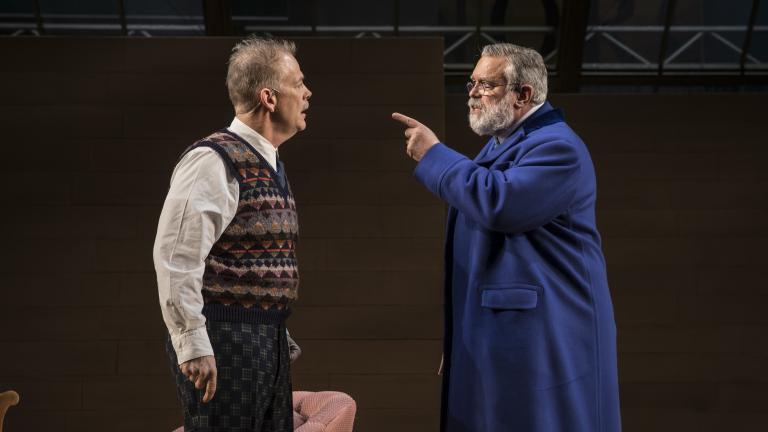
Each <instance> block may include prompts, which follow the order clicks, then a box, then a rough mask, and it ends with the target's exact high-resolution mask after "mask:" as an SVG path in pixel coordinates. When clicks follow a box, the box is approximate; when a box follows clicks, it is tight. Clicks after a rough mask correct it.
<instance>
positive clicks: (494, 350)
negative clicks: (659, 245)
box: [392, 43, 621, 432]
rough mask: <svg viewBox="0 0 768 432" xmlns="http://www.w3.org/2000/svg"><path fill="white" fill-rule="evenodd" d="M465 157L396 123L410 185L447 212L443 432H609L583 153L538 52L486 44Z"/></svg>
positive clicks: (604, 344)
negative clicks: (476, 144) (411, 162)
mask: <svg viewBox="0 0 768 432" xmlns="http://www.w3.org/2000/svg"><path fill="white" fill-rule="evenodd" d="M467 90H468V91H469V103H468V105H469V123H470V126H471V127H472V130H474V131H475V132H476V133H477V134H478V135H488V136H490V137H491V138H490V140H489V141H488V143H487V144H486V145H485V147H484V148H483V149H482V150H481V151H480V153H479V154H478V155H477V157H475V158H474V160H471V159H469V158H467V157H465V156H463V155H462V154H460V153H458V152H456V151H454V150H452V149H450V148H449V147H447V146H446V145H445V144H443V143H440V142H439V140H438V138H437V137H436V136H435V134H434V133H433V132H432V131H431V130H430V129H429V128H428V127H426V126H425V125H423V124H421V123H419V122H418V121H416V120H414V119H412V118H409V117H406V116H404V115H402V114H398V113H394V114H393V115H392V116H393V118H394V119H395V120H398V121H400V122H402V123H404V124H405V125H406V127H407V128H406V130H405V137H406V140H407V147H406V152H407V154H408V155H409V156H410V157H412V158H413V159H415V160H416V161H418V165H417V166H416V170H415V177H416V179H417V180H418V181H419V182H420V183H422V184H423V185H424V186H425V187H426V188H427V189H429V190H430V191H431V192H432V193H434V194H435V195H437V196H439V197H440V198H441V199H443V200H444V201H446V202H447V203H448V204H449V212H448V222H447V230H446V251H445V320H444V324H445V339H444V348H443V355H444V364H443V394H442V413H441V430H442V431H447V432H460V431H461V432H468V431H472V432H481V431H493V432H501V431H525V432H533V431H536V432H544V431H549V432H563V431H569V432H616V431H619V430H620V429H621V425H620V419H619V397H618V379H617V370H616V369H617V368H616V327H615V323H614V318H613V307H612V304H611V298H610V294H609V291H608V283H607V278H606V269H605V260H604V258H603V254H602V251H601V249H600V235H599V234H598V231H597V228H596V225H595V199H596V191H595V190H596V186H595V172H594V167H593V165H592V161H591V159H590V156H589V152H588V151H587V147H586V146H585V145H584V143H583V142H582V141H581V139H580V138H579V137H578V136H577V135H576V133H574V131H573V130H571V128H570V127H568V125H567V124H566V123H565V121H564V119H563V115H562V112H561V111H560V110H557V109H554V108H553V107H552V106H551V105H550V104H549V103H548V102H547V101H546V96H547V71H546V67H545V66H544V61H543V59H542V58H541V55H539V54H538V53H537V52H536V51H533V50H531V49H527V48H523V47H519V46H515V45H512V44H506V43H504V44H494V45H489V46H486V47H485V48H484V49H483V51H482V56H481V58H480V60H479V61H478V62H477V65H476V67H475V69H474V71H473V73H472V77H471V81H470V82H469V83H467Z"/></svg>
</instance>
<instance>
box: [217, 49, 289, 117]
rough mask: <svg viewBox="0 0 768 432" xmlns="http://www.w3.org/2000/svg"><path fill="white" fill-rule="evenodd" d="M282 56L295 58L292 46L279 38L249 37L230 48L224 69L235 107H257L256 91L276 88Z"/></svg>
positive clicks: (230, 96) (250, 108) (249, 109)
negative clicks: (226, 66)
mask: <svg viewBox="0 0 768 432" xmlns="http://www.w3.org/2000/svg"><path fill="white" fill-rule="evenodd" d="M284 54H290V55H292V56H295V55H296V44H294V43H293V42H291V41H286V40H282V39H271V38H262V37H258V36H250V37H248V38H247V39H244V40H242V41H240V42H238V43H237V45H235V47H234V48H232V54H231V55H230V56H229V68H228V69H227V91H228V92H229V100H231V101H232V105H233V106H235V107H238V106H242V107H245V108H246V109H247V110H248V111H251V110H253V109H254V108H256V106H258V104H259V100H258V99H257V97H256V92H257V91H258V90H259V89H262V88H264V87H270V88H276V87H277V86H278V84H279V83H280V78H281V74H282V71H281V70H280V69H279V67H278V65H279V64H280V62H279V59H280V57H281V56H282V55H284Z"/></svg>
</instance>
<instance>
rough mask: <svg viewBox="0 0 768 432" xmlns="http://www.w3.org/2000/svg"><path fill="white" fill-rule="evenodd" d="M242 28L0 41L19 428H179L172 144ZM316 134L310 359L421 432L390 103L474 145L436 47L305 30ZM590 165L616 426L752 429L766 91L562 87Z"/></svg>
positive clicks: (344, 387)
mask: <svg viewBox="0 0 768 432" xmlns="http://www.w3.org/2000/svg"><path fill="white" fill-rule="evenodd" d="M236 40H237V39H236V38H147V39H130V38H48V37H40V38H0V53H1V54H2V62H0V95H1V98H0V133H2V141H1V143H2V157H1V158H0V167H1V169H2V170H1V173H2V174H0V197H2V212H0V230H2V231H1V232H2V239H3V242H4V243H3V244H4V247H3V248H1V249H0V296H1V297H0V299H1V300H0V329H3V331H2V332H1V333H0V391H3V390H6V389H15V390H17V391H18V392H19V393H20V395H21V403H20V405H19V406H17V407H13V408H11V410H10V411H9V413H8V416H7V418H6V429H7V430H8V431H9V432H22V431H43V430H66V431H70V430H71V431H103V430H115V431H136V430H147V431H167V430H171V429H172V428H174V427H176V426H178V425H179V424H180V423H181V415H180V410H179V404H178V401H177V400H176V396H175V389H174V385H173V382H172V379H171V376H170V372H169V368H168V364H167V360H166V358H165V354H164V352H163V347H162V341H163V338H164V332H165V328H164V326H163V323H162V319H161V316H160V311H159V306H158V300H157V291H156V284H155V280H154V271H153V267H152V244H153V241H154V234H155V229H156V224H157V219H158V216H159V213H160V208H161V205H162V201H163V198H164V195H165V192H166V190H167V187H168V182H169V179H170V174H171V171H172V169H173V166H174V164H175V162H176V159H177V157H178V155H179V153H180V152H181V150H182V149H183V148H185V147H186V146H187V145H189V144H191V143H192V142H194V141H195V140H196V139H199V138H201V137H203V136H205V135H207V134H208V133H210V132H212V131H214V130H215V129H218V128H221V127H225V126H227V125H228V124H229V122H230V120H231V116H232V111H231V107H230V106H229V102H228V99H227V97H226V90H225V87H224V77H225V73H226V64H225V63H226V59H227V56H228V53H229V50H230V49H231V47H232V45H233V44H234V43H235V41H236ZM297 42H298V46H299V52H298V59H299V61H300V63H301V65H302V68H303V70H304V72H305V74H306V75H307V82H308V85H309V87H310V88H311V89H312V91H313V92H314V96H313V98H312V101H311V102H312V105H311V108H310V111H309V114H308V120H307V121H308V124H309V128H308V129H307V131H305V132H303V133H301V134H299V135H297V136H296V137H295V138H294V139H292V140H290V141H288V142H287V143H286V144H285V145H284V146H283V147H281V157H282V158H283V159H284V160H285V162H286V167H287V172H288V175H289V178H290V180H291V183H292V185H293V188H294V192H295V194H296V198H297V202H298V208H299V216H300V224H301V236H302V238H301V242H300V244H299V246H298V247H299V249H298V254H299V255H298V256H299V260H300V266H301V276H302V285H301V288H300V300H299V303H298V305H297V308H296V311H295V313H294V315H293V316H292V317H291V319H290V321H289V328H290V330H291V333H292V335H293V337H294V338H295V339H296V340H297V342H298V343H299V344H300V345H301V346H302V348H303V351H304V355H303V356H302V357H301V358H300V359H299V361H298V362H297V363H295V365H294V368H293V372H294V387H295V389H300V390H323V389H332V390H339V391H344V392H347V393H349V394H350V395H351V396H352V397H354V398H355V400H356V401H357V403H358V417H357V422H356V425H357V428H356V430H360V431H366V432H367V431H374V432H375V431H391V430H398V431H401V432H406V431H414V432H415V431H419V432H421V431H429V430H436V428H437V422H438V409H439V390H440V389H439V379H438V377H437V376H436V374H435V372H436V369H437V366H438V363H439V359H440V350H441V348H440V347H441V320H442V315H441V313H442V312H441V311H442V292H441V280H442V276H441V268H442V262H441V257H442V241H443V223H444V214H445V208H444V206H443V204H442V203H441V202H440V201H439V200H438V199H436V198H435V197H433V196H431V195H430V194H429V193H427V192H426V191H425V189H423V188H422V187H421V186H420V185H419V184H417V183H416V182H415V181H414V180H413V178H412V175H411V173H412V169H413V167H414V162H413V161H411V160H410V159H409V158H407V156H406V155H405V153H404V143H403V139H402V135H401V134H402V128H400V127H399V126H398V125H397V124H395V123H394V122H393V121H392V120H390V119H389V114H390V113H391V112H392V111H394V110H398V111H400V112H403V113H406V114H408V115H412V116H414V117H416V118H417V119H419V120H421V121H423V122H425V123H426V124H428V125H430V126H431V127H432V128H433V129H434V130H435V131H436V133H437V134H438V136H439V137H441V138H444V140H445V141H446V142H447V144H448V145H450V146H452V147H454V148H457V149H459V150H460V151H462V152H465V153H466V154H468V155H471V156H473V155H474V154H475V153H476V152H477V151H479V149H480V147H481V146H482V144H483V141H484V140H482V139H481V138H479V137H477V136H475V135H474V134H472V132H471V131H470V130H469V128H468V125H467V121H466V110H465V108H464V107H465V105H464V104H465V101H466V97H465V95H462V94H450V93H446V91H445V86H444V81H443V79H444V78H443V77H444V75H443V64H442V62H443V58H442V51H443V49H444V46H443V42H442V40H440V39H434V38H433V39H429V38H422V39H419V38H399V39H388V38H383V39H351V38H345V39H298V40H297ZM550 100H551V101H552V102H553V104H555V105H556V106H559V107H562V108H563V109H564V110H565V114H566V119H567V121H568V122H569V124H570V125H571V126H572V127H573V128H574V129H575V130H576V131H577V133H579V134H580V135H581V137H582V138H583V139H584V140H585V142H586V143H587V145H588V147H589V149H590V151H591V153H592V156H593V159H594V162H595V165H596V169H597V174H598V224H599V229H600V230H601V233H602V235H603V240H604V250H605V253H606V258H607V262H608V273H609V279H610V284H611V290H612V294H613V298H614V304H615V308H616V320H617V323H618V328H619V333H618V338H619V339H618V342H619V351H620V352H619V371H620V380H621V397H622V400H621V404H622V416H623V423H624V430H625V431H628V432H633V431H638V432H641V431H642V432H644V431H670V432H671V431H675V432H683V431H691V432H693V431H697V432H698V431H722V430H728V431H739V430H744V431H747V430H749V431H754V430H762V429H765V428H768V413H766V411H765V406H766V404H767V403H768V396H767V395H766V392H765V384H766V382H768V368H766V367H765V365H766V364H767V362H766V360H768V348H766V347H767V345H766V342H768V340H767V339H768V336H766V334H767V333H766V331H767V330H768V314H766V313H765V311H764V308H765V305H766V304H768V303H767V302H766V295H767V294H766V289H765V288H766V282H765V281H766V277H768V269H766V266H765V261H766V260H765V256H766V253H765V249H766V246H768V217H767V216H768V199H767V198H768V196H767V195H766V186H767V185H768V172H767V171H766V168H765V167H766V162H768V150H766V147H765V137H764V135H765V130H766V129H765V120H764V112H765V107H764V105H765V102H766V97H765V95H764V94H749V93H703V94H663V93H657V94H594V93H580V94H564V93H560V94H552V95H551V97H550Z"/></svg>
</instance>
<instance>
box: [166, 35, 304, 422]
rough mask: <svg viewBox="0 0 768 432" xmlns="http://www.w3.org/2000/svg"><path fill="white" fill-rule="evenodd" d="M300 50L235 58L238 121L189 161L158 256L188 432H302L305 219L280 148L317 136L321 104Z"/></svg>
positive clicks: (231, 74)
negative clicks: (301, 246)
mask: <svg viewBox="0 0 768 432" xmlns="http://www.w3.org/2000/svg"><path fill="white" fill-rule="evenodd" d="M295 51H296V48H295V46H294V44H293V43H292V42H287V41H281V40H273V39H262V38H256V37H251V38H248V39H246V40H244V41H242V42H240V43H238V44H237V45H236V46H235V47H234V49H233V50H232V54H231V56H230V58H229V69H228V72H227V81H226V84H227V89H228V91H229V97H230V100H231V101H232V105H233V107H234V111H235V118H234V119H233V120H232V123H231V124H230V125H229V127H228V128H226V129H222V130H220V131H218V132H215V133H213V134H212V135H210V136H208V137H206V138H203V139H202V140H200V141H198V142H196V143H195V144H193V145H192V146H190V147H189V148H187V149H186V150H185V151H184V153H183V154H182V156H181V158H180V160H179V162H178V164H177V165H176V168H175V169H174V172H173V176H172V178H171V184H170V188H169V190H168V196H167V198H166V200H165V203H164V205H163V210H162V213H161V215H160V221H159V223H158V228H157V236H156V239H155V247H154V253H153V255H154V263H155V270H156V272H157V283H158V290H159V296H160V306H161V310H162V315H163V320H164V321H165V324H166V326H167V328H168V333H169V338H168V342H167V344H166V351H167V352H168V356H169V358H170V361H171V368H172V370H173V373H174V376H175V379H176V385H177V389H178V393H179V397H180V399H181V402H182V407H183V411H184V430H185V431H187V432H189V431H200V432H214V431H229V430H249V431H264V432H271V431H280V432H287V431H292V430H293V409H292V392H291V382H290V374H289V363H290V356H291V354H289V345H290V344H291V343H292V341H291V340H290V338H289V336H288V334H287V330H286V328H285V321H286V319H287V318H288V316H289V314H290V312H291V308H290V306H291V304H292V302H293V301H294V300H295V299H296V298H297V290H298V285H299V273H298V264H297V261H296V254H295V246H296V241H297V239H298V218H297V215H296V204H295V201H294V198H293V194H292V192H291V188H290V185H289V183H288V178H287V176H286V174H285V167H284V166H283V163H282V162H280V160H279V158H278V148H279V147H280V146H281V145H282V144H284V143H285V142H286V141H287V140H288V139H289V138H291V137H292V136H293V135H295V134H296V133H297V132H299V131H301V130H304V129H305V128H306V126H307V125H306V113H305V111H306V110H307V109H308V108H309V98H310V97H311V96H312V92H310V91H309V89H308V88H307V86H306V85H305V84H304V75H303V74H302V72H301V69H300V67H299V64H298V62H297V61H296V58H295V57H294V55H295ZM293 351H295V349H290V352H291V353H292V352H293Z"/></svg>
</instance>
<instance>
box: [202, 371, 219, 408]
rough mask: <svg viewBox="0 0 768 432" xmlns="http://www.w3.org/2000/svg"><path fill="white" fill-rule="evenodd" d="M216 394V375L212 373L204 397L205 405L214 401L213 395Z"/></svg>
mask: <svg viewBox="0 0 768 432" xmlns="http://www.w3.org/2000/svg"><path fill="white" fill-rule="evenodd" d="M214 394H216V373H215V372H214V373H212V374H211V375H210V376H209V377H208V383H207V385H206V386H205V394H204V395H203V403H207V402H210V400H211V399H213V395H214Z"/></svg>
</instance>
